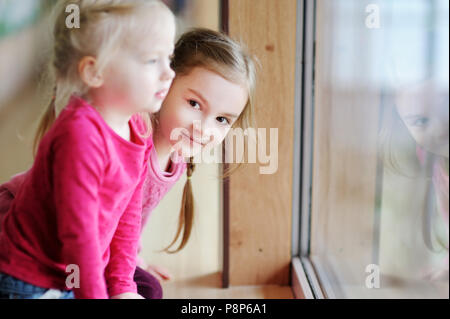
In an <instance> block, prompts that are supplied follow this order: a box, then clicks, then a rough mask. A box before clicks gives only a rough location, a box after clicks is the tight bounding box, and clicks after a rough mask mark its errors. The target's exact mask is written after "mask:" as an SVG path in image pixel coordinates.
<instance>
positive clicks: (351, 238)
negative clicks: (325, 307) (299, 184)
mask: <svg viewBox="0 0 450 319" xmlns="http://www.w3.org/2000/svg"><path fill="white" fill-rule="evenodd" d="M369 5H370V6H369ZM316 14H317V21H316V28H317V31H316V41H317V56H316V62H315V69H316V88H315V91H316V92H315V96H316V99H315V106H314V108H315V114H316V116H315V124H314V125H315V131H314V132H315V133H314V134H315V137H314V139H315V142H314V158H313V162H314V163H315V164H314V165H315V167H314V169H313V195H312V196H313V199H312V212H311V214H312V216H311V259H312V260H313V263H314V265H315V267H316V269H317V270H318V273H319V277H321V278H320V279H321V281H322V284H323V286H324V287H325V288H326V289H327V290H328V293H329V294H331V295H332V296H335V297H338V298H448V295H449V275H448V274H449V258H448V256H449V250H448V245H449V233H448V231H449V221H448V215H449V179H448V178H449V177H448V176H449V160H448V158H449V82H448V79H449V77H448V68H449V2H448V1H447V0H396V1H391V0H378V1H376V0H373V1H361V0H321V1H318V2H317V12H316ZM325 22H326V24H325ZM319 198H320V199H319ZM323 201H326V203H324V202H323ZM378 274H379V276H378Z"/></svg>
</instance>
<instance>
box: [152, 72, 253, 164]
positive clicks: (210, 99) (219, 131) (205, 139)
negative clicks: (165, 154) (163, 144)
mask: <svg viewBox="0 0 450 319" xmlns="http://www.w3.org/2000/svg"><path fill="white" fill-rule="evenodd" d="M247 100H248V94H247V90H246V89H245V88H244V87H243V86H241V85H239V84H236V83H233V82H230V81H228V80H226V79H224V78H223V77H222V76H220V75H218V74H217V73H215V72H212V71H209V70H207V69H205V68H202V67H196V68H194V69H193V70H191V72H190V73H189V74H187V75H179V76H177V77H176V78H175V80H174V81H173V84H172V87H171V89H170V91H169V94H168V96H167V98H166V100H165V101H164V103H163V106H162V108H161V111H160V114H159V122H158V131H159V132H160V134H162V136H163V137H164V139H165V140H166V141H168V143H169V144H171V145H172V146H173V147H174V149H177V151H178V152H180V151H181V152H182V154H183V155H184V156H185V157H188V156H195V155H196V154H198V153H199V152H200V151H201V150H202V149H203V148H204V147H205V146H206V144H209V145H208V147H214V146H216V145H218V144H220V143H222V141H223V140H224V138H225V136H226V135H227V133H228V131H229V130H230V128H231V126H232V125H233V124H234V122H235V121H236V120H237V119H238V117H239V115H240V114H241V112H242V111H243V110H244V107H245V105H246V104H247ZM176 131H178V132H179V133H177V134H175V137H174V138H172V139H171V133H172V132H176Z"/></svg>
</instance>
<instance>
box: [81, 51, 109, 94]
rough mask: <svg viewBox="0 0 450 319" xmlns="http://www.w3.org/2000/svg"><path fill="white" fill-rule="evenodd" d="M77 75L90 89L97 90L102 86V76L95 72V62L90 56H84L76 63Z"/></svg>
mask: <svg viewBox="0 0 450 319" xmlns="http://www.w3.org/2000/svg"><path fill="white" fill-rule="evenodd" d="M78 74H79V75H80V77H81V80H83V82H84V83H85V84H86V85H87V86H89V87H91V88H99V87H101V86H102V85H103V82H104V80H103V76H102V75H101V74H100V73H99V72H98V70H97V60H96V59H95V58H94V57H91V56H85V57H83V58H82V59H81V61H80V62H79V63H78Z"/></svg>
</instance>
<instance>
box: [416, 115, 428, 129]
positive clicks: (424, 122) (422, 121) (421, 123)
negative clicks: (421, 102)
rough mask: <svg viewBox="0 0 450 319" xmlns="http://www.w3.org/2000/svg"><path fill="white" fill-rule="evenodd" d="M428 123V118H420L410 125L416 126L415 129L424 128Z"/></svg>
mask: <svg viewBox="0 0 450 319" xmlns="http://www.w3.org/2000/svg"><path fill="white" fill-rule="evenodd" d="M429 121H430V120H429V119H428V118H426V117H421V118H418V119H417V120H415V121H414V122H413V123H412V125H413V126H417V127H424V126H426V125H427V124H428V122H429Z"/></svg>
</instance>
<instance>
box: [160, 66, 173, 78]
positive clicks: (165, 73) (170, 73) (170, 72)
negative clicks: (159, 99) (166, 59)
mask: <svg viewBox="0 0 450 319" xmlns="http://www.w3.org/2000/svg"><path fill="white" fill-rule="evenodd" d="M174 77H175V71H174V70H172V69H171V68H170V66H166V67H165V68H164V71H163V72H162V74H161V81H172V80H173V78H174Z"/></svg>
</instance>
